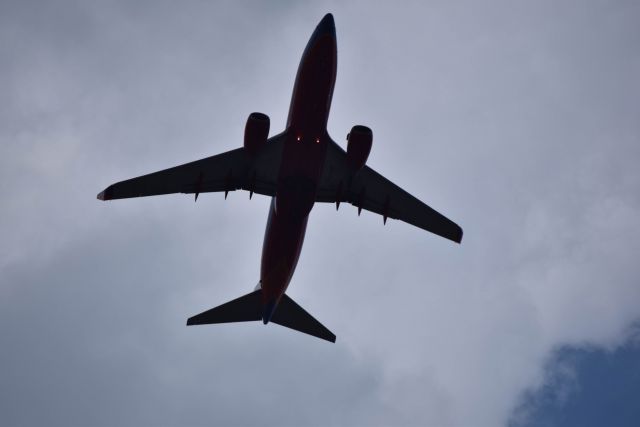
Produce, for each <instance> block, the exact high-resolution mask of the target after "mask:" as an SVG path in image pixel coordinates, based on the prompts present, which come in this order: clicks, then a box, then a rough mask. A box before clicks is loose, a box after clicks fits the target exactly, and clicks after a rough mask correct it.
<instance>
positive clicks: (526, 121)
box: [0, 0, 640, 427]
mask: <svg viewBox="0 0 640 427" xmlns="http://www.w3.org/2000/svg"><path fill="white" fill-rule="evenodd" d="M327 12H332V13H333V14H334V17H335V21H336V28H337V38H338V76H337V83H336V88H335V93H334V98H333V105H332V110H331V116H330V118H329V132H330V134H331V135H332V136H333V138H334V139H335V140H336V141H339V142H340V143H341V144H344V138H345V135H346V134H347V132H348V131H349V129H350V128H351V126H353V125H354V124H364V125H367V126H369V127H371V128H372V129H373V133H374V142H373V149H372V152H371V156H370V158H369V163H368V164H369V165H370V166H371V167H373V168H374V169H376V170H377V171H378V172H380V173H382V174H383V175H385V176H386V177H388V178H390V179H391V180H392V181H394V182H395V183H397V184H398V185H400V186H402V187H403V188H405V189H406V190H407V191H409V192H411V193H412V194H414V195H416V196H417V197H418V198H420V199H421V200H423V201H425V202H426V203H427V204H429V205H430V206H432V207H434V208H435V209H437V210H439V211H440V212H442V213H444V214H445V215H447V216H448V217H449V218H451V219H453V220H454V221H456V222H457V223H458V224H460V225H461V226H462V227H463V229H464V231H465V235H464V239H463V242H462V245H456V244H453V243H451V242H449V241H447V240H445V239H442V238H439V237H437V236H434V235H431V234H428V233H426V232H424V231H422V230H419V229H417V228H414V227H411V226H409V225H406V224H404V223H399V222H397V221H389V222H388V223H387V225H386V226H384V227H383V225H382V218H380V217H379V216H377V215H374V214H371V213H368V212H363V213H362V216H360V217H358V216H357V210H356V208H354V207H352V206H348V205H343V206H341V208H340V211H339V212H337V213H336V212H335V208H334V206H332V205H316V207H315V208H314V210H313V211H312V213H311V217H310V221H309V227H308V232H307V238H306V241H305V247H304V248H303V252H302V256H301V258H300V263H299V265H298V269H297V271H296V274H295V275H294V278H293V281H292V283H291V286H290V287H289V291H288V294H289V295H290V296H291V297H292V298H294V299H295V300H296V301H297V302H298V303H299V304H300V305H302V306H303V307H305V308H306V309H307V310H308V311H309V312H310V313H312V314H313V315H314V316H315V317H316V318H318V319H319V320H320V321H321V322H322V323H323V324H325V325H326V326H327V327H328V328H329V329H331V330H332V331H333V332H334V333H335V334H336V335H337V337H338V339H337V343H336V344H329V343H327V342H324V341H321V340H318V339H315V338H313V337H309V336H305V335H303V334H300V333H296V332H293V331H291V330H288V329H285V328H282V327H279V326H277V325H272V324H270V325H268V326H266V327H265V326H263V325H262V324H259V323H255V324H233V325H222V326H210V327H209V326H207V327H204V326H203V327H190V328H187V327H185V322H186V319H187V318H188V317H190V316H192V315H194V314H197V313H199V312H201V311H203V310H206V309H208V308H211V307H213V306H216V305H218V304H221V303H223V302H226V301H228V300H230V299H233V298H235V297H238V296H240V295H243V294H245V293H247V292H249V291H250V290H252V289H253V287H254V286H255V284H256V283H257V281H258V276H259V265H260V254H261V249H262V239H263V235H264V226H265V223H266V217H267V212H268V206H269V200H268V199H267V198H266V197H261V196H256V197H254V198H253V200H251V201H249V197H248V194H247V193H244V192H236V193H232V194H230V195H229V198H228V200H227V201H224V196H223V195H221V194H204V195H201V196H200V198H199V199H198V202H197V203H194V202H193V197H192V196H185V195H173V196H164V197H152V198H143V199H138V200H122V201H114V202H108V203H104V202H99V201H97V200H96V198H95V196H96V194H97V193H98V192H99V191H101V190H102V189H104V188H105V187H106V186H107V185H109V184H111V183H113V182H116V181H120V180H122V179H126V178H130V177H133V176H137V175H140V174H143V173H148V172H151V171H155V170H158V169H163V168H166V167H169V166H173V165H176V164H180V163H184V162H187V161H191V160H195V159H199V158H202V157H206V156H209V155H213V154H217V153H219V152H222V151H226V150H230V149H233V148H236V147H239V146H240V145H241V144H242V137H243V130H244V124H245V121H246V118H247V116H248V115H249V113H251V112H252V111H261V112H264V113H266V114H268V115H269V116H270V117H271V124H272V125H271V126H272V133H273V134H275V133H276V132H279V131H280V130H282V128H283V126H284V124H285V120H286V113H287V111H288V107H289V105H288V103H289V99H290V96H291V90H292V87H293V80H294V77H295V72H296V69H297V66H298V62H299V60H300V55H301V53H302V50H303V49H304V46H305V44H306V42H307V40H308V38H309V36H310V35H311V33H312V31H313V29H314V28H315V25H316V24H317V23H318V22H319V20H320V19H321V18H322V16H323V15H324V14H325V13H327ZM638 22H640V3H638V2H637V1H633V0H630V1H611V0H602V1H595V0H593V1H556V0H553V1H551V0H549V1H526V2H525V1H512V0H504V1H489V2H477V1H471V0H470V1H459V2H450V1H421V2H406V3H389V4H383V3H382V2H370V1H354V2H349V3H347V2H331V1H314V2H309V3H308V4H301V3H300V4H299V3H294V2H288V1H283V2H278V3H276V2H269V3H257V4H255V3H250V2H233V1H228V2H205V1H183V2H172V1H148V2H143V1H136V2H130V1H121V2H106V1H105V2H98V1H97V2H84V1H77V2H72V1H60V2H56V1H53V2H30V1H13V2H12V1H4V2H2V3H0V95H1V97H0V98H1V99H2V102H0V424H2V425H6V426H22V425H25V426H33V425H52V426H115V425H118V426H158V425H166V426H178V425H180V426H204V425H239V426H244V425H285V426H299V425H316V426H327V425H335V426H354V425H360V426H365V425H367V426H368V425H380V426H391V425H393V426H403V425H407V426H413V425H428V426H463V427H464V426H469V427H474V426H479V427H484V426H500V425H502V426H506V425H513V426H520V425H541V424H543V423H546V425H561V424H564V425H568V424H567V423H566V420H567V419H578V420H580V418H565V419H564V420H565V422H564V423H563V421H562V416H563V415H562V414H566V413H568V412H566V411H569V410H570V409H571V408H574V409H575V408H576V407H577V408H578V409H580V408H581V406H580V404H579V403H575V402H580V398H581V396H587V395H588V397H589V399H591V400H584V402H591V403H590V404H589V406H588V407H589V408H591V409H592V410H594V411H595V412H597V413H600V414H602V413H607V411H609V410H610V408H607V407H605V406H602V408H601V410H598V409H599V408H600V407H599V406H598V404H600V403H602V402H603V399H602V398H601V397H604V396H611V393H613V392H615V391H617V390H618V389H619V386H620V387H621V384H627V385H628V388H627V389H625V390H638V384H639V382H640V374H638V372H639V371H640V364H639V363H638V362H635V363H634V362H633V361H634V360H636V361H637V360H640V349H639V347H638V345H637V341H638V338H637V337H638V333H637V328H634V326H633V325H634V322H637V321H638V320H639V319H640V286H639V283H638V282H639V278H640V265H639V263H638V259H639V255H640V191H639V190H640V168H638V164H639V163H640V141H639V138H640V120H639V118H640V83H639V80H638V76H640V50H639V49H638V46H640V25H638ZM635 324H637V323H635ZM567 354H568V355H569V356H570V357H567ZM594 355H595V356H594ZM602 355H604V356H602ZM606 355H611V358H613V359H611V358H608V356H606ZM601 356H602V357H601ZM618 357H620V358H621V359H618ZM584 360H587V361H588V363H586V362H584V363H583V362H581V361H584ZM612 360H613V361H618V360H620V361H621V362H620V363H617V362H616V363H611V361H612ZM623 362H624V363H623ZM625 363H626V364H625ZM618 366H623V367H624V369H625V370H624V371H620V370H617V367H618ZM594 372H596V373H597V372H604V373H603V374H602V375H603V377H607V378H611V381H608V382H607V381H604V382H603V381H600V382H599V381H595V382H594V381H590V382H589V381H586V380H585V381H586V382H584V383H581V382H580V381H581V378H587V379H589V378H593V373H594ZM612 372H613V373H614V374H615V375H614V374H613V373H612ZM633 375H635V377H634V376H633ZM616 378H617V379H618V380H619V382H617V381H618V380H616ZM630 378H631V379H630ZM594 384H595V386H594ZM597 384H602V386H601V388H600V389H598V387H597ZM629 384H630V385H629ZM634 387H635V388H634ZM585 390H587V391H589V393H583V392H584V391H585ZM631 396H633V394H626V395H624V394H623V395H622V397H621V399H620V404H621V405H623V406H624V404H625V403H627V404H628V405H627V406H625V408H627V410H628V411H629V412H628V414H629V415H628V416H625V417H618V418H611V419H609V421H611V420H613V421H614V423H615V424H619V425H637V424H638V422H639V421H638V411H637V410H636V411H635V412H633V410H630V409H629V408H632V407H633V405H634V404H635V403H636V401H637V398H636V399H634V398H633V397H631ZM635 396H637V393H636V394H635ZM625 397H626V400H625ZM572 402H573V403H572ZM571 405H573V406H571ZM576 405H577V406H576ZM637 406H638V405H636V407H637ZM582 407H586V406H582ZM578 412H580V411H579V410H578ZM558 414H559V415H558ZM558 417H560V418H558ZM590 419H591V420H593V418H590ZM605 424H607V423H606V422H605V423H604V424H600V425H605ZM609 425H611V424H610V423H609Z"/></svg>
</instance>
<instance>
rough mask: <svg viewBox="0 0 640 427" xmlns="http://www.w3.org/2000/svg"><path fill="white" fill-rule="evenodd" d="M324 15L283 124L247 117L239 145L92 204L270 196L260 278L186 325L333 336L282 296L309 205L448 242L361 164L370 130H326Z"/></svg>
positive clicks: (434, 222)
mask: <svg viewBox="0 0 640 427" xmlns="http://www.w3.org/2000/svg"><path fill="white" fill-rule="evenodd" d="M336 69H337V47H336V29H335V23H334V19H333V15H331V14H330V13H328V14H327V15H325V16H324V18H322V20H321V21H320V23H319V24H318V25H317V27H316V28H315V31H314V32H313V34H312V35H311V38H310V39H309V41H308V43H307V45H306V48H305V49H304V52H303V54H302V59H301V60H300V65H299V66H298V71H297V75H296V79H295V84H294V87H293V95H292V97H291V104H290V108H289V115H288V118H287V124H286V127H285V130H284V131H283V132H281V133H279V134H277V135H274V136H272V137H270V138H269V137H268V135H269V127H270V120H269V117H268V116H267V115H265V114H262V113H251V114H250V115H249V117H248V119H247V122H246V126H245V132H244V145H243V146H242V147H240V148H236V149H235V150H231V151H227V152H225V153H222V154H218V155H216V156H212V157H207V158H204V159H201V160H197V161H194V162H191V163H186V164H183V165H180V166H175V167H172V168H169V169H165V170H161V171H159V172H154V173H150V174H148V175H143V176H139V177H137V178H132V179H128V180H125V181H121V182H118V183H116V184H113V185H110V186H109V187H107V188H106V189H105V190H104V191H102V192H100V193H99V194H98V196H97V197H98V199H99V200H114V199H124V198H130V197H144V196H154V195H160V194H172V193H186V194H193V195H194V200H195V201H197V200H198V196H199V195H200V194H201V193H209V192H224V197H225V199H226V198H227V195H228V193H229V192H230V191H235V190H245V191H248V192H249V198H250V199H251V197H252V196H253V194H254V193H255V194H261V195H265V196H269V197H271V205H270V207H269V217H268V221H267V227H266V231H265V236H264V243H263V247H262V260H261V268H260V281H259V282H258V285H257V286H256V287H255V289H254V291H253V292H251V293H248V294H246V295H244V296H242V297H240V298H237V299H235V300H232V301H230V302H227V303H225V304H222V305H220V306H217V307H215V308H212V309H210V310H207V311H205V312H202V313H200V314H198V315H195V316H193V317H191V318H189V319H188V320H187V325H203V324H216V323H229V322H247V321H260V320H261V321H262V322H263V323H264V324H265V325H266V324H268V323H269V322H273V323H276V324H279V325H281V326H285V327H288V328H291V329H294V330H297V331H300V332H303V333H306V334H309V335H312V336H315V337H318V338H321V339H324V340H327V341H330V342H335V341H336V336H335V335H334V334H333V333H332V332H331V331H330V330H329V329H327V328H326V327H325V326H324V325H322V324H321V323H320V322H319V321H317V320H316V319H315V318H314V317H313V316H311V315H310V314H309V313H308V312H307V311H305V310H304V309H303V308H302V307H300V306H299V305H298V304H297V303H296V302H294V301H293V299H291V298H290V297H289V296H288V295H287V294H286V293H285V292H286V290H287V288H288V286H289V283H290V282H291V278H292V277H293V273H294V271H295V269H296V266H297V264H298V258H299V256H300V251H301V250H302V244H303V241H304V236H305V231H306V228H307V221H308V219H309V213H310V212H311V209H312V208H313V206H314V204H315V203H316V202H320V203H335V205H336V210H338V208H339V207H340V204H341V203H350V204H352V205H353V206H355V207H357V209H358V215H360V213H361V211H362V210H363V209H364V210H367V211H370V212H374V213H376V214H379V215H382V220H383V224H386V222H387V219H388V218H392V219H398V220H401V221H404V222H407V223H409V224H412V225H414V226H416V227H419V228H421V229H423V230H426V231H429V232H431V233H435V234H437V235H439V236H442V237H444V238H446V239H449V240H452V241H454V242H456V243H460V242H461V241H462V229H461V228H460V227H459V226H458V225H457V224H456V223H454V222H453V221H451V220H450V219H448V218H446V217H445V216H443V215H441V214H440V213H438V212H436V211H435V210H433V209H432V208H430V207H429V206H427V205H426V204H424V203H422V202H421V201H420V200H418V199H417V198H415V197H414V196H412V195H411V194H409V193H407V192H406V191H404V190H403V189H401V188H400V187H398V186H397V185H395V184H393V183H392V182H391V181H389V180H388V179H386V178H385V177H383V176H382V175H380V174H379V173H377V172H376V171H374V170H373V169H371V168H370V167H369V166H367V165H366V162H367V159H368V157H369V153H370V151H371V146H372V141H373V133H372V131H371V129H370V128H368V127H366V126H362V125H356V126H353V127H352V129H351V131H350V132H349V133H348V135H347V149H346V151H345V150H343V149H342V148H340V147H339V146H338V144H337V143H335V142H334V141H333V140H332V139H331V137H330V136H329V133H328V132H327V120H328V117H329V109H330V107H331V99H332V97H333V88H334V86H335V80H336Z"/></svg>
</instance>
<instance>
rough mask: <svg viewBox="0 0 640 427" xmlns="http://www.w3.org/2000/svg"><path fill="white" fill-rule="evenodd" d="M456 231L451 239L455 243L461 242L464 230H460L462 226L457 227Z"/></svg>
mask: <svg viewBox="0 0 640 427" xmlns="http://www.w3.org/2000/svg"><path fill="white" fill-rule="evenodd" d="M458 230H459V231H458V233H456V236H455V239H453V241H454V242H456V243H457V244H461V243H462V235H463V234H464V232H463V231H462V228H460V227H458Z"/></svg>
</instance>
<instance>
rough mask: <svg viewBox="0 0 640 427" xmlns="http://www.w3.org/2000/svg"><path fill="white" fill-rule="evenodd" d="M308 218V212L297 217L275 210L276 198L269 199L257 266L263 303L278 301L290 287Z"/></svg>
mask: <svg viewBox="0 0 640 427" xmlns="http://www.w3.org/2000/svg"><path fill="white" fill-rule="evenodd" d="M308 218H309V217H308V214H307V215H303V216H301V217H296V216H293V215H290V213H288V212H278V210H277V201H276V200H275V198H274V199H272V201H271V207H270V208H269V219H268V221H267V228H266V230H265V236H264V244H263V247H262V262H261V267H260V283H261V286H262V290H263V298H264V300H265V302H269V301H277V300H279V299H280V297H281V296H282V294H284V292H285V291H286V289H287V286H289V282H290V281H291V278H292V276H293V273H294V271H295V269H296V266H297V264H298V259H299V257H300V252H301V250H302V244H303V242H304V236H305V232H306V229H307V221H308Z"/></svg>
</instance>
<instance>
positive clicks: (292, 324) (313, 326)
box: [271, 294, 336, 342]
mask: <svg viewBox="0 0 640 427" xmlns="http://www.w3.org/2000/svg"><path fill="white" fill-rule="evenodd" d="M271 321H272V322H273V323H277V324H278V325H281V326H285V327H287V328H291V329H295V330H296V331H300V332H304V333H305V334H309V335H313V336H314V337H318V338H321V339H323V340H327V341H331V342H336V336H335V335H334V334H333V333H332V332H331V331H330V330H329V329H327V328H325V327H324V326H323V325H322V323H320V322H318V321H317V320H316V319H315V318H314V317H313V316H312V315H310V314H309V313H307V312H306V311H305V309H304V308H302V307H300V306H299V305H298V304H296V302H295V301H294V300H292V299H291V298H289V297H288V296H287V295H286V294H285V295H282V299H281V300H280V303H279V304H278V308H277V309H276V312H275V313H273V317H272V318H271Z"/></svg>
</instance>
